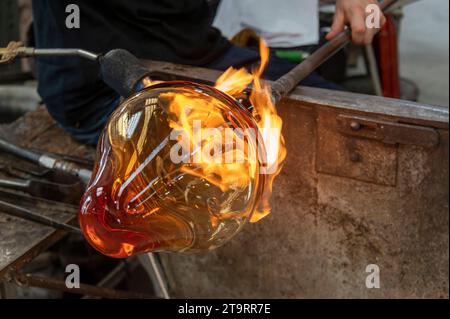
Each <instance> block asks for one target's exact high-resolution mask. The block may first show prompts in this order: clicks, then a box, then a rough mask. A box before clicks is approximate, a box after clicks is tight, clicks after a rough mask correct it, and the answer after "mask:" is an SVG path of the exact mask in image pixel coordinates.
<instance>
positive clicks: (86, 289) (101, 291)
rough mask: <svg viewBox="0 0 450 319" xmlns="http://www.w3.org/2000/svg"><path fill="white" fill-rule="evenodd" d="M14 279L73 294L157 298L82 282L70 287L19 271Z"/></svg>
mask: <svg viewBox="0 0 450 319" xmlns="http://www.w3.org/2000/svg"><path fill="white" fill-rule="evenodd" d="M12 279H13V280H14V282H15V283H16V284H17V285H19V286H27V287H39V288H45V289H53V290H60V291H65V292H68V293H73V294H81V295H89V296H96V297H101V298H108V299H157V298H156V297H154V296H152V295H148V294H145V293H139V292H131V291H124V290H116V289H110V288H104V287H96V286H93V285H88V284H82V283H80V287H79V288H68V287H67V286H66V283H65V282H64V281H62V280H57V279H53V278H47V277H41V276H36V275H32V274H22V273H19V272H16V273H13V274H12Z"/></svg>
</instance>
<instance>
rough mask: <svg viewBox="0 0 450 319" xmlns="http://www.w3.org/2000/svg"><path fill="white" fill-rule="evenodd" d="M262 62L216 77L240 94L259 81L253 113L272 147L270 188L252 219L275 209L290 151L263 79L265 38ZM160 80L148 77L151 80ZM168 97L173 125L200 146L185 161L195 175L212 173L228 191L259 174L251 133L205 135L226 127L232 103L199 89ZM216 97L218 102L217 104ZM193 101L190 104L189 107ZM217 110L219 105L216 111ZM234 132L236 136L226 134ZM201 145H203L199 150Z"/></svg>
mask: <svg viewBox="0 0 450 319" xmlns="http://www.w3.org/2000/svg"><path fill="white" fill-rule="evenodd" d="M259 49H260V55H261V62H260V65H259V67H258V68H255V69H254V70H253V71H252V72H248V71H247V70H246V69H245V68H241V69H234V68H233V67H230V68H228V69H227V70H226V71H225V72H224V73H223V74H222V75H221V76H220V77H219V78H218V79H217V80H216V83H215V88H216V89H218V90H220V91H222V92H224V93H226V94H228V95H230V96H232V97H233V96H237V95H239V94H240V93H243V92H244V90H245V89H246V88H247V87H248V86H249V84H251V83H252V82H253V87H252V91H251V94H250V102H251V104H252V106H253V116H254V117H255V119H256V123H257V126H258V129H259V131H260V134H261V136H262V138H263V141H264V145H265V149H266V163H264V164H265V165H264V169H265V171H266V172H269V173H266V174H265V175H266V177H265V185H264V193H263V194H262V196H261V198H260V199H259V203H258V205H257V208H256V211H255V212H253V215H252V217H251V219H250V221H251V222H257V221H258V220H260V219H261V218H263V217H265V216H266V215H267V214H269V213H270V203H269V199H270V196H271V194H272V187H273V182H274V179H275V177H276V176H277V175H278V174H279V173H280V170H281V167H282V164H283V162H284V159H285V157H286V148H285V144H284V138H283V135H282V133H281V128H282V119H281V118H280V116H278V114H277V110H276V108H275V105H274V103H273V101H272V94H271V87H270V84H269V83H268V82H263V81H262V80H261V76H262V74H263V72H264V69H265V68H266V66H267V63H268V60H269V49H268V47H267V46H266V44H265V43H264V41H262V40H261V41H260V48H259ZM155 83H157V82H153V81H150V80H149V79H147V81H146V82H145V85H146V86H149V85H152V84H155ZM162 98H166V99H169V100H171V102H170V107H169V112H170V113H172V114H174V115H175V117H174V119H175V120H172V121H170V126H171V127H172V128H173V129H178V130H180V132H184V133H187V136H184V137H185V138H186V137H187V141H188V145H185V146H184V147H186V148H188V149H189V150H190V152H188V153H192V151H194V153H195V154H196V155H195V156H194V157H196V156H198V157H197V158H194V163H193V164H191V165H186V166H183V168H182V170H183V172H185V173H188V174H190V175H195V176H198V177H201V178H204V179H206V180H207V181H208V182H210V183H211V184H213V185H215V186H218V187H219V188H220V189H221V190H222V191H224V192H225V191H229V190H237V189H242V188H245V187H246V186H247V185H248V183H249V182H250V180H251V179H252V178H254V177H255V175H256V174H258V171H257V165H256V161H257V159H256V157H255V154H254V153H255V152H256V150H248V149H246V148H245V147H244V144H245V143H244V139H245V138H246V137H247V138H248V136H243V135H242V134H237V133H233V132H231V133H230V132H227V131H226V130H222V131H221V133H220V134H219V135H217V134H216V135H214V136H209V137H208V136H207V134H206V137H205V132H206V131H207V128H210V127H217V128H226V126H227V125H226V123H227V119H226V118H225V114H224V113H222V112H220V111H217V110H220V109H226V106H223V107H221V106H220V105H217V103H220V102H218V101H217V100H216V99H213V98H212V97H210V96H207V95H194V94H188V93H186V94H176V93H165V94H164V95H163V96H162ZM211 103H215V105H214V106H215V107H214V108H213V107H211V105H212V104H211ZM186 106H188V107H186ZM214 110H216V111H214ZM196 120H198V121H202V125H201V126H200V127H199V128H197V129H196V128H195V127H194V123H195V121H196ZM227 134H231V136H226V135H227ZM227 137H228V138H230V137H231V139H232V141H233V143H232V144H233V147H231V149H228V148H227V147H226V146H227V145H224V144H223V141H224V140H225V141H227ZM195 150H199V151H198V152H195ZM217 151H220V152H221V161H219V162H218V161H217V157H215V158H214V157H212V158H211V157H210V156H208V155H209V154H210V153H214V152H217ZM227 158H232V159H234V161H233V162H232V163H228V162H227V161H223V160H224V159H227ZM226 213H227V211H226V208H223V209H222V211H221V215H222V216H225V217H224V218H226V216H227V214H226Z"/></svg>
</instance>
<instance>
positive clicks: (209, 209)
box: [80, 61, 285, 257]
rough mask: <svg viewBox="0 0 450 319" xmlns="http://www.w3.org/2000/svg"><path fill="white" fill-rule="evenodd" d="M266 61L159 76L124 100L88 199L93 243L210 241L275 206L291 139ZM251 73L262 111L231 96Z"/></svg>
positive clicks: (128, 246)
mask: <svg viewBox="0 0 450 319" xmlns="http://www.w3.org/2000/svg"><path fill="white" fill-rule="evenodd" d="M264 65H265V63H264V61H263V62H262V63H261V67H260V69H259V70H257V71H256V72H255V74H249V73H248V72H246V71H245V70H238V71H236V70H233V69H230V70H228V71H227V72H225V73H224V75H223V76H222V77H221V78H220V79H219V80H218V82H217V83H216V88H212V87H209V86H205V85H200V84H195V83H191V82H163V83H156V82H150V83H148V84H149V86H148V87H147V88H146V89H144V90H143V91H141V92H139V93H137V94H135V95H134V96H132V97H131V98H129V99H127V100H125V101H124V102H123V103H122V104H121V106H120V107H119V108H118V109H117V110H116V111H115V112H114V113H113V114H112V116H111V117H110V119H109V121H108V123H107V125H106V127H105V130H104V132H103V134H102V137H101V140H100V142H99V146H98V154H97V163H96V166H95V169H94V172H93V175H92V179H91V181H90V184H89V185H88V189H87V191H86V193H85V195H84V197H83V199H82V201H81V209H80V225H81V228H82V230H83V233H84V235H85V237H86V238H87V240H88V241H89V242H90V244H91V245H92V246H93V247H95V248H96V249H97V250H99V251H100V252H101V253H103V254H105V255H108V256H112V257H128V256H131V255H133V254H136V253H139V252H148V251H202V250H210V249H214V248H216V247H219V246H221V245H223V244H224V243H225V242H226V241H228V240H229V239H230V238H232V237H233V236H234V235H235V234H236V233H237V232H238V231H239V230H240V229H241V228H242V226H243V225H244V224H245V223H246V222H247V221H252V222H254V221H257V220H259V219H260V218H262V217H263V216H265V215H266V214H267V213H269V211H270V207H269V205H268V199H269V197H270V192H271V188H272V182H273V178H274V177H275V176H276V175H277V174H278V173H279V170H280V169H281V163H282V161H283V160H284V157H285V149H284V141H283V138H282V136H281V133H280V132H281V119H280V118H279V117H278V116H277V115H276V112H275V108H274V106H273V105H272V104H271V101H270V90H269V88H268V87H264V86H263V85H262V84H261V82H260V81H259V76H260V74H261V72H262V70H263V68H264ZM252 81H253V83H254V89H253V92H252V94H251V96H250V101H251V103H252V105H253V107H254V110H253V114H252V113H251V112H250V111H248V110H247V109H245V108H244V107H243V106H242V105H241V104H240V103H238V102H237V101H236V99H235V98H233V97H232V95H234V94H239V93H241V92H242V91H243V89H244V88H245V87H246V86H247V85H248V84H249V83H250V82H252ZM274 125H275V130H273V127H274Z"/></svg>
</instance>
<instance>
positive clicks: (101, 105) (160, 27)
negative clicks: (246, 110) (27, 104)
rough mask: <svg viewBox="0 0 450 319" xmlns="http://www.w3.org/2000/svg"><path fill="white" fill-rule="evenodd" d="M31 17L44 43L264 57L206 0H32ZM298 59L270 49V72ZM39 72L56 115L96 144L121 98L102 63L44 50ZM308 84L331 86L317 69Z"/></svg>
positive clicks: (142, 52)
mask: <svg viewBox="0 0 450 319" xmlns="http://www.w3.org/2000/svg"><path fill="white" fill-rule="evenodd" d="M72 3H73V4H77V5H78V6H79V8H80V28H79V29H69V28H67V27H66V17H67V16H68V15H69V13H66V6H67V5H69V4H72ZM33 17H34V28H35V41H36V44H35V45H36V47H38V48H82V49H86V50H89V51H93V52H96V53H103V52H107V51H109V50H111V49H115V48H122V49H126V50H128V51H130V52H131V53H133V54H134V55H136V56H137V57H138V58H142V59H153V60H161V61H168V62H174V63H181V64H190V65H198V66H206V67H210V68H214V69H217V70H225V69H227V68H228V67H229V66H235V67H241V66H247V67H249V66H250V65H252V64H254V63H255V62H258V61H259V54H258V52H256V51H255V50H252V49H246V48H239V47H235V46H231V45H230V43H229V42H228V41H227V40H226V39H225V38H223V37H222V36H221V34H220V32H219V31H218V30H217V29H215V28H213V27H211V21H212V17H211V15H210V10H209V7H208V4H207V2H206V0H107V1H106V0H33ZM293 66H294V64H293V63H291V62H288V61H285V60H282V59H279V58H276V57H272V58H271V60H270V61H269V65H268V68H267V71H266V76H267V77H268V78H270V79H273V80H274V79H276V78H278V77H279V76H281V75H282V74H284V73H286V72H287V71H288V70H290V69H291V68H292V67H293ZM37 72H38V81H39V87H38V92H39V94H40V95H41V97H42V99H43V101H44V102H45V104H46V106H47V109H48V111H49V113H50V115H52V117H53V118H54V119H55V120H56V121H57V122H58V123H59V124H60V125H61V126H62V127H63V128H64V129H65V130H66V131H67V132H68V133H70V134H71V135H72V136H74V137H75V138H76V139H78V140H79V141H81V142H84V143H88V144H96V143H97V140H98V137H99V135H100V132H101V130H102V128H103V126H104V125H105V123H106V121H107V119H108V117H109V115H110V114H111V112H112V111H113V110H114V109H115V108H116V107H117V105H118V104H119V102H120V96H119V95H118V94H117V93H116V92H114V91H113V90H112V89H111V88H109V87H108V86H106V85H105V84H104V83H103V82H102V80H101V79H100V76H99V68H98V65H97V64H96V63H94V62H92V61H88V60H83V59H81V58H76V57H45V58H39V59H38V63H37ZM302 84H304V85H311V86H320V87H327V88H333V87H330V86H329V83H328V82H326V81H325V80H323V79H322V78H320V77H318V76H316V75H312V76H310V77H309V78H308V79H306V80H305V81H304V82H302ZM330 85H331V84H330ZM331 86H333V85H331Z"/></svg>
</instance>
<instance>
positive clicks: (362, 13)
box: [326, 0, 386, 44]
mask: <svg viewBox="0 0 450 319" xmlns="http://www.w3.org/2000/svg"><path fill="white" fill-rule="evenodd" d="M371 4H375V5H378V4H379V3H378V1H376V0H337V1H336V12H335V14H334V20H333V25H332V26H331V31H330V32H329V33H328V34H327V36H326V38H327V40H331V39H332V38H334V37H335V36H336V35H338V34H339V33H340V32H342V31H343V30H344V28H345V25H349V26H350V28H351V31H352V41H353V42H354V43H356V44H369V43H371V42H372V40H373V37H374V36H375V34H377V32H378V31H380V28H381V27H382V26H383V25H384V23H385V22H386V18H385V17H384V15H383V12H381V10H380V15H379V17H380V24H379V26H380V28H373V27H368V26H367V25H366V17H367V15H369V14H370V12H369V13H367V12H366V8H367V6H369V5H371Z"/></svg>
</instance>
